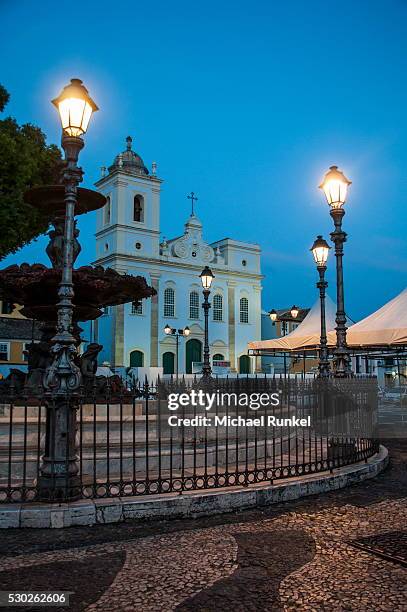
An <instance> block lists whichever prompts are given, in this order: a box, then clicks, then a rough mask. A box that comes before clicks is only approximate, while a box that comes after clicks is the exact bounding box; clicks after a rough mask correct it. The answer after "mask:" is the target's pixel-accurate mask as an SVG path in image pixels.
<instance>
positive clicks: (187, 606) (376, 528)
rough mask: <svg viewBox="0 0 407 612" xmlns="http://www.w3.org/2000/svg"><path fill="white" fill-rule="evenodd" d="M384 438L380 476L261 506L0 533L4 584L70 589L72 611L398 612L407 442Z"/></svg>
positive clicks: (405, 596) (406, 599)
mask: <svg viewBox="0 0 407 612" xmlns="http://www.w3.org/2000/svg"><path fill="white" fill-rule="evenodd" d="M385 444H386V445H387V446H388V447H389V449H390V459H391V462H390V467H389V468H388V469H387V470H386V471H385V472H384V473H383V474H381V475H379V476H378V477H377V478H376V479H374V480H370V481H365V482H363V483H360V484H358V485H356V486H354V487H351V488H348V489H343V490H341V491H333V492H331V493H328V494H325V495H317V496H315V497H312V498H308V499H305V500H297V501H292V502H286V503H284V504H283V503H282V504H278V505H276V506H271V507H267V508H264V509H262V510H253V511H250V512H240V513H239V512H236V513H233V514H229V515H223V516H220V517H208V518H202V519H196V520H184V521H166V522H164V521H163V522H155V523H150V524H148V523H146V524H141V523H130V522H129V523H121V524H114V525H103V526H94V527H71V528H69V529H63V530H62V529H61V530H47V529H44V530H42V529H33V530H30V529H26V530H21V529H15V530H12V529H10V530H6V531H3V532H2V533H1V538H0V554H1V561H0V589H2V590H8V589H9V588H13V589H17V588H18V587H19V588H21V589H22V590H28V589H35V590H43V589H46V588H48V589H55V590H67V591H72V592H73V595H72V605H71V606H70V610H74V611H75V612H76V611H80V610H89V611H91V610H94V611H97V612H99V611H100V612H102V611H103V612H110V611H115V612H116V611H122V610H123V611H124V612H130V611H136V612H150V611H151V612H154V611H157V612H158V611H163V612H170V611H173V610H177V611H178V612H187V611H188V612H190V611H191V612H192V611H197V612H204V611H205V612H206V611H208V612H215V611H216V612H223V611H225V612H226V611H228V612H229V611H233V612H245V611H249V612H250V611H271V612H274V611H280V610H287V611H294V610H295V611H297V610H314V611H323V612H325V611H340V610H349V611H363V612H365V611H366V612H374V611H376V610H383V611H386V612H393V611H394V612H399V611H400V612H405V611H406V610H407V569H406V567H405V566H404V565H403V563H401V562H400V559H403V558H405V557H406V550H405V546H406V539H407V536H406V532H407V504H406V501H407V443H406V442H404V441H402V440H391V441H387V442H385ZM354 543H358V544H360V545H362V546H363V545H366V546H367V547H368V548H369V550H367V549H366V548H365V549H361V548H358V547H355V546H354V545H353V544H354ZM374 548H376V550H380V551H381V552H383V551H384V552H385V554H386V555H387V558H383V557H382V556H380V555H378V554H375V552H374V550H373V549H374ZM392 556H394V559H393V560H392ZM3 609H4V610H6V608H3ZM23 609H25V610H27V609H29V608H23ZM35 609H36V608H31V610H35ZM48 609H49V610H52V609H55V610H57V609H59V610H63V609H64V608H48ZM65 609H66V608H65ZM10 610H15V608H10Z"/></svg>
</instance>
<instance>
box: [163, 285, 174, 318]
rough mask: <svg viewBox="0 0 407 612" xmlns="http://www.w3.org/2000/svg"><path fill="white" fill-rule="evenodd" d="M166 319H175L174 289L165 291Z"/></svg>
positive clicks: (169, 288) (168, 288) (170, 288)
mask: <svg viewBox="0 0 407 612" xmlns="http://www.w3.org/2000/svg"><path fill="white" fill-rule="evenodd" d="M164 317H175V291H174V289H173V288H172V287H167V288H166V289H164Z"/></svg>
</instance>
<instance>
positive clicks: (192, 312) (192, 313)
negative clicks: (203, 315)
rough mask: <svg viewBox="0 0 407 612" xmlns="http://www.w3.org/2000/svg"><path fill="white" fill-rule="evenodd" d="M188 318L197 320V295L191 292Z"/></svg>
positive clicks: (195, 292)
mask: <svg viewBox="0 0 407 612" xmlns="http://www.w3.org/2000/svg"><path fill="white" fill-rule="evenodd" d="M189 318H190V319H199V293H198V292H197V291H191V293H190V294H189Z"/></svg>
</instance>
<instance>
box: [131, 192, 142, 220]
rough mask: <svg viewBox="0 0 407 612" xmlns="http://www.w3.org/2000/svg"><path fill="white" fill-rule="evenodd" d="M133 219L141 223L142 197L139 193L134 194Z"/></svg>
mask: <svg viewBox="0 0 407 612" xmlns="http://www.w3.org/2000/svg"><path fill="white" fill-rule="evenodd" d="M133 221H136V222H137V223H142V222H143V221H144V198H143V196H141V195H135V196H134V200H133Z"/></svg>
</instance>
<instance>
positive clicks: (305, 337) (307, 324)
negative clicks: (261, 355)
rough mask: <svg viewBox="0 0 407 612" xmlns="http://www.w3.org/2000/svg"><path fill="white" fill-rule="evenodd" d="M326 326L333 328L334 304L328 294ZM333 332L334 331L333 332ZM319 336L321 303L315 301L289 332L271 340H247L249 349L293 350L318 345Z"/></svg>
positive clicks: (329, 328)
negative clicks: (296, 325)
mask: <svg viewBox="0 0 407 612" xmlns="http://www.w3.org/2000/svg"><path fill="white" fill-rule="evenodd" d="M325 313H326V314H325V316H326V328H327V329H328V330H331V329H334V328H335V325H336V324H335V314H336V306H335V304H334V302H333V301H332V300H331V298H330V297H329V296H327V297H326V307H325ZM334 333H335V332H334ZM320 337H321V303H320V300H319V298H318V300H317V301H316V302H315V304H314V305H313V307H312V308H311V310H310V311H309V313H308V314H307V316H306V317H305V319H304V320H303V321H302V322H301V323H300V324H299V326H298V327H297V328H296V329H295V330H294V331H292V332H291V333H290V334H287V335H286V336H283V337H282V338H275V339H273V340H260V341H258V342H249V345H248V347H249V349H259V350H266V349H272V350H279V351H293V350H300V349H302V348H306V347H313V346H315V345H318V344H319V342H320Z"/></svg>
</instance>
